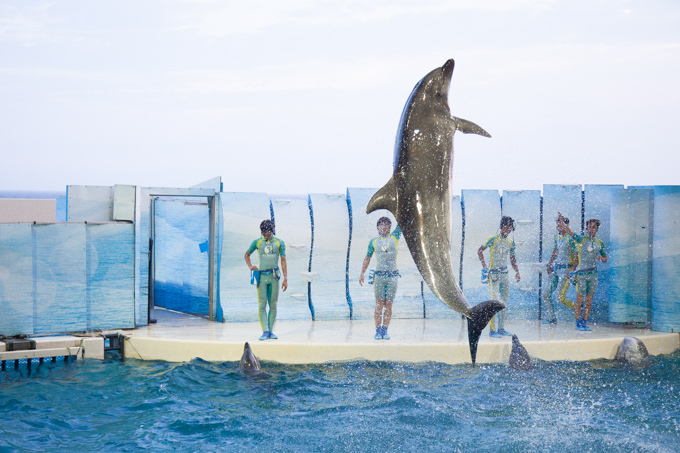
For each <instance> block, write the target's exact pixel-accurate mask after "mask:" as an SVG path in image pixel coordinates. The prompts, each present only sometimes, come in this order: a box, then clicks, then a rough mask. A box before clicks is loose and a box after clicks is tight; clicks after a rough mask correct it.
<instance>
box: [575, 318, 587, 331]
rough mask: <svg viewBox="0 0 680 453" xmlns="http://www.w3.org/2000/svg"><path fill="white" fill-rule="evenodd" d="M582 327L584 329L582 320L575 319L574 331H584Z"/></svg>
mask: <svg viewBox="0 0 680 453" xmlns="http://www.w3.org/2000/svg"><path fill="white" fill-rule="evenodd" d="M583 327H584V326H583V320H582V319H577V320H576V330H580V331H583V330H585V329H584V328H583Z"/></svg>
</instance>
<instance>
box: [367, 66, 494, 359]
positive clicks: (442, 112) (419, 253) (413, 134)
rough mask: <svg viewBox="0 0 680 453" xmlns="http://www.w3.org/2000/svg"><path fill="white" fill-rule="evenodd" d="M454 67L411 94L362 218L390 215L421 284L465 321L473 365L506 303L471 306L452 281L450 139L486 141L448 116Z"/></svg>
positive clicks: (482, 132)
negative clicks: (389, 161)
mask: <svg viewBox="0 0 680 453" xmlns="http://www.w3.org/2000/svg"><path fill="white" fill-rule="evenodd" d="M453 66H454V61H453V60H448V61H447V62H446V63H444V66H442V67H441V68H436V69H434V70H433V71H431V72H430V73H429V74H427V75H426V76H425V77H423V79H422V80H420V82H418V84H417V85H416V86H415V88H414V89H413V92H412V93H411V95H410V96H409V98H408V100H407V101H406V106H405V107H404V111H403V113H402V115H401V121H400V123H399V129H398V130H397V138H396V143H395V146H394V172H393V174H392V178H391V179H390V180H389V181H388V182H387V184H385V186H384V187H383V188H382V189H380V190H378V192H376V193H375V195H373V198H371V201H370V202H369V203H368V206H367V207H366V213H371V212H373V211H375V210H378V209H387V210H388V211H390V212H391V213H392V214H393V215H394V217H395V218H396V219H397V222H398V223H399V225H400V226H401V230H402V232H403V235H404V238H405V239H406V243H407V244H408V248H409V251H410V252H411V256H412V257H413V260H414V261H415V263H416V266H417V267H418V270H419V271H420V274H421V275H422V277H423V280H425V282H426V283H427V285H428V286H429V287H430V289H431V290H432V292H433V293H434V294H435V296H437V297H438V298H439V300H441V301H442V302H443V303H444V304H446V305H448V306H449V307H451V308H452V309H454V310H455V311H457V312H459V313H461V314H463V315H464V316H465V317H467V318H468V340H469V343H470V356H471V358H472V364H473V365H474V363H475V360H476V355H477V344H478V342H479V336H480V335H481V333H482V330H484V328H485V327H486V325H487V324H488V322H489V320H490V319H491V318H492V317H493V315H494V314H496V313H497V312H498V311H499V310H501V309H503V308H505V304H503V303H502V302H500V301H495V300H494V301H486V302H482V303H480V304H478V305H476V306H474V307H473V306H472V305H471V304H470V303H469V302H468V300H467V299H466V298H465V295H464V294H463V292H462V291H461V290H460V287H459V286H458V283H456V279H455V278H454V276H453V265H452V260H451V247H450V244H451V222H452V217H451V183H452V172H453V134H454V133H455V132H456V131H461V132H462V133H464V134H478V135H482V136H484V137H491V136H490V135H489V133H488V132H486V131H485V130H484V129H482V128H481V127H479V126H477V125H476V124H474V123H472V122H471V121H467V120H464V119H461V118H456V117H454V116H451V110H450V109H449V102H448V94H449V85H450V84H451V75H452V74H453Z"/></svg>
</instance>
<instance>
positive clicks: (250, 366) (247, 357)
mask: <svg viewBox="0 0 680 453" xmlns="http://www.w3.org/2000/svg"><path fill="white" fill-rule="evenodd" d="M238 368H239V370H241V371H242V372H243V373H245V374H257V373H259V372H260V371H261V369H262V368H261V367H260V361H259V360H257V357H255V354H254V353H253V350H252V349H250V344H248V342H247V341H246V344H244V345H243V355H242V356H241V363H239V367H238Z"/></svg>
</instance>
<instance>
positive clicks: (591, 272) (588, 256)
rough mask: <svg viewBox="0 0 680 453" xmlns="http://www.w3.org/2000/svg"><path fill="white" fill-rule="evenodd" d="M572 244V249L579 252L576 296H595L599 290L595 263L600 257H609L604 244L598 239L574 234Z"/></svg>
mask: <svg viewBox="0 0 680 453" xmlns="http://www.w3.org/2000/svg"><path fill="white" fill-rule="evenodd" d="M571 243H572V247H574V249H575V250H576V251H577V252H578V270H577V274H576V277H577V280H576V294H583V295H588V294H595V291H596V290H597V267H596V265H595V263H596V262H597V257H598V256H605V257H606V256H607V253H606V252H605V247H604V242H602V241H601V240H599V239H598V238H591V237H590V236H581V235H580V234H574V236H572V238H571Z"/></svg>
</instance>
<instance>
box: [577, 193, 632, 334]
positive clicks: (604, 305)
mask: <svg viewBox="0 0 680 453" xmlns="http://www.w3.org/2000/svg"><path fill="white" fill-rule="evenodd" d="M616 189H623V185H588V184H586V186H585V190H584V205H583V207H584V214H583V218H584V225H585V222H587V221H588V220H589V219H599V220H600V229H599V231H598V233H597V238H599V239H600V240H601V241H603V242H604V244H605V250H606V251H607V253H609V242H610V233H609V231H610V223H611V222H610V216H611V213H610V211H611V196H612V192H613V191H614V190H616ZM584 228H585V226H584ZM584 231H585V230H584ZM609 269H610V263H609V262H607V263H598V265H597V277H598V278H597V292H596V293H595V297H594V298H593V311H592V315H591V316H590V317H591V319H593V320H596V321H607V320H609V279H610V277H609Z"/></svg>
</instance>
